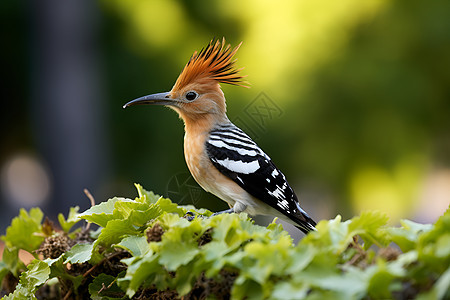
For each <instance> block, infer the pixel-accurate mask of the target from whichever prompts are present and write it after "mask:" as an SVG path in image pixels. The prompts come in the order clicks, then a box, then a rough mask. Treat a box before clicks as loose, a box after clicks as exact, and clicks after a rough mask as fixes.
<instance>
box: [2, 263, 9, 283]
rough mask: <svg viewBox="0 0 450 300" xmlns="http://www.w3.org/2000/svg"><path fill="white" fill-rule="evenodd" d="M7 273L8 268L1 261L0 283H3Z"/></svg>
mask: <svg viewBox="0 0 450 300" xmlns="http://www.w3.org/2000/svg"><path fill="white" fill-rule="evenodd" d="M8 272H9V268H8V266H7V265H6V264H5V263H4V262H3V261H0V283H1V282H3V278H4V277H5V276H6V274H8Z"/></svg>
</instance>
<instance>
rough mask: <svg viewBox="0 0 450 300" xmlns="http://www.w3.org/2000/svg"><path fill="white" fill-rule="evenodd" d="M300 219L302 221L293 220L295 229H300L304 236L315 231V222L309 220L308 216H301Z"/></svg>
mask: <svg viewBox="0 0 450 300" xmlns="http://www.w3.org/2000/svg"><path fill="white" fill-rule="evenodd" d="M302 217H303V219H304V220H299V219H297V220H295V223H296V225H295V227H297V228H298V229H300V230H301V231H302V232H303V233H304V234H307V233H308V232H310V231H315V230H316V227H315V226H316V222H314V220H313V219H311V218H310V217H309V216H308V215H306V214H302Z"/></svg>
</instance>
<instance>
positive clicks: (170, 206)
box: [156, 197, 186, 217]
mask: <svg viewBox="0 0 450 300" xmlns="http://www.w3.org/2000/svg"><path fill="white" fill-rule="evenodd" d="M156 205H157V206H159V207H160V208H161V210H162V211H164V212H166V213H174V214H178V215H179V216H180V217H182V216H184V215H185V214H186V211H185V210H184V209H182V208H180V207H179V206H178V205H177V204H176V203H173V202H172V201H170V200H169V199H166V198H162V197H161V198H159V200H158V201H157V202H156Z"/></svg>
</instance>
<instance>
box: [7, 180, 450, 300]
mask: <svg viewBox="0 0 450 300" xmlns="http://www.w3.org/2000/svg"><path fill="white" fill-rule="evenodd" d="M137 189H138V192H139V197H137V198H136V199H134V200H131V199H126V198H113V199H110V200H108V201H107V202H104V203H100V204H98V205H95V206H93V207H91V208H90V209H88V210H87V211H85V212H82V213H79V212H78V208H72V209H71V210H70V212H69V215H68V217H67V219H66V218H65V217H64V216H63V215H59V217H58V221H59V225H60V227H61V229H57V228H56V227H55V226H54V225H53V224H52V223H51V222H50V221H49V220H47V219H46V220H45V221H43V213H42V212H41V211H40V209H38V208H34V209H31V210H30V211H29V212H27V211H25V210H21V211H20V214H19V216H17V217H16V218H14V219H13V221H12V223H11V225H10V226H9V227H8V229H7V231H6V235H4V236H2V239H3V240H4V242H5V250H4V252H3V261H2V262H1V265H0V279H2V280H3V291H2V292H3V294H4V295H5V294H6V293H9V294H8V295H6V296H4V297H3V298H2V299H88V298H89V297H90V298H91V299H176V298H181V297H183V299H206V298H217V299H229V298H232V299H243V298H246V299H386V298H393V299H411V298H417V299H449V298H450V291H449V286H450V267H449V265H450V210H447V212H446V213H445V214H444V215H443V216H442V217H441V218H440V219H439V220H438V221H437V222H436V224H434V225H422V224H418V223H414V222H412V221H408V220H403V221H401V225H402V226H401V227H389V226H387V225H386V224H387V217H386V215H384V214H382V213H380V212H365V213H362V214H361V215H360V216H358V217H354V218H353V219H351V220H348V221H345V222H342V220H341V217H340V216H337V217H336V218H335V219H333V220H329V221H321V222H320V223H319V224H318V225H317V231H315V232H311V233H309V234H308V235H307V236H306V237H304V238H303V239H302V240H301V241H300V242H299V243H298V244H297V245H294V244H293V242H292V239H291V237H290V236H289V235H288V233H287V232H286V231H284V230H283V228H282V226H281V225H279V224H276V223H275V222H273V223H271V224H270V225H269V226H268V227H267V228H265V227H262V226H258V225H255V224H253V221H252V220H251V219H249V218H248V216H247V215H246V214H239V215H238V214H222V215H217V216H214V217H210V216H211V214H212V213H211V212H210V211H208V210H205V209H196V208H195V207H193V206H178V205H177V204H174V203H172V202H171V201H170V200H169V199H165V198H162V197H160V196H158V195H155V194H153V193H152V192H147V191H145V190H144V189H143V188H142V187H141V186H140V185H137ZM81 220H86V221H88V222H89V223H93V224H96V225H98V226H99V228H98V229H97V230H92V229H90V227H89V226H90V225H86V226H84V227H82V228H78V229H73V228H74V225H76V224H77V223H78V222H80V221H81ZM19 249H23V250H26V251H28V252H30V253H32V254H33V255H34V256H35V257H36V259H35V260H33V261H32V262H31V263H30V264H29V265H28V266H26V267H25V265H24V264H23V263H22V262H21V261H20V260H19V258H18V251H19ZM16 284H17V285H16Z"/></svg>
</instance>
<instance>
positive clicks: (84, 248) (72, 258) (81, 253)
mask: <svg viewBox="0 0 450 300" xmlns="http://www.w3.org/2000/svg"><path fill="white" fill-rule="evenodd" d="M93 249H94V244H76V245H74V246H73V247H72V248H71V249H70V250H69V251H67V252H66V260H65V261H64V263H65V264H66V263H71V264H75V263H77V264H81V263H84V262H87V261H89V260H90V259H91V257H92V250H93Z"/></svg>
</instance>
